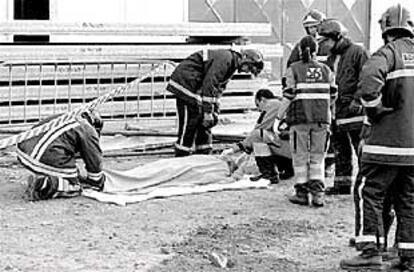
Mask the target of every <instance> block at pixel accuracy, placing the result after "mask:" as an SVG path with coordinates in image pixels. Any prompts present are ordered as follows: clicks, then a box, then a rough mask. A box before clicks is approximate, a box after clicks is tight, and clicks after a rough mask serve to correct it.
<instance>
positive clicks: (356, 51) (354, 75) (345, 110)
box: [327, 38, 369, 130]
mask: <svg viewBox="0 0 414 272" xmlns="http://www.w3.org/2000/svg"><path fill="white" fill-rule="evenodd" d="M331 53H332V55H331V56H330V57H329V58H328V62H327V63H328V65H329V67H331V69H333V71H334V72H335V78H336V85H338V99H337V100H336V103H335V110H336V112H335V118H336V124H337V125H338V126H339V127H342V128H341V129H342V130H359V129H361V127H362V121H363V118H362V117H359V116H362V115H363V113H360V114H357V113H354V112H352V111H351V110H350V108H349V105H350V104H351V102H352V100H354V98H355V95H356V92H357V89H358V87H357V85H358V80H359V75H360V72H361V70H362V67H363V65H364V64H365V62H366V61H367V60H368V57H369V54H368V52H367V50H365V49H364V48H363V47H362V46H359V45H357V44H355V43H353V42H352V41H351V40H349V39H348V38H343V39H341V40H339V41H338V42H337V44H336V45H335V47H334V48H333V49H332V50H331ZM357 116H358V117H359V118H354V117H357Z"/></svg>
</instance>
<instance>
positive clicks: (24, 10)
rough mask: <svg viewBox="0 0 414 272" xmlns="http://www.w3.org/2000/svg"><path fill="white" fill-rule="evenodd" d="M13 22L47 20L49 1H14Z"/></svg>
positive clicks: (48, 16) (48, 17)
mask: <svg viewBox="0 0 414 272" xmlns="http://www.w3.org/2000/svg"><path fill="white" fill-rule="evenodd" d="M14 19H15V20H49V19H50V13H49V0H14Z"/></svg>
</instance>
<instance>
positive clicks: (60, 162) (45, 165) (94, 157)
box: [17, 117, 103, 181]
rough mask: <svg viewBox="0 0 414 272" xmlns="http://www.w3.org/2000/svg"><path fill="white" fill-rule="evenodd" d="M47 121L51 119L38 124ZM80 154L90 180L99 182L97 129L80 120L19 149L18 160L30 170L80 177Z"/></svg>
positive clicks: (100, 159)
mask: <svg viewBox="0 0 414 272" xmlns="http://www.w3.org/2000/svg"><path fill="white" fill-rule="evenodd" d="M47 121H50V119H47V120H45V121H42V122H40V123H39V125H41V124H44V123H45V122H47ZM77 153H79V155H80V157H81V158H82V159H83V161H84V162H85V168H86V171H87V178H88V179H91V180H94V181H100V180H101V179H102V178H103V172H102V150H101V148H100V145H99V136H98V134H97V132H96V130H95V128H94V127H93V126H91V125H90V124H89V122H87V121H86V120H85V119H83V118H81V117H79V118H76V119H74V120H72V121H70V122H68V123H66V124H63V125H60V126H59V127H57V128H56V129H53V130H51V131H47V132H45V133H42V134H40V135H38V136H36V137H33V138H30V139H28V140H26V141H23V142H21V143H20V144H19V145H18V146H17V155H18V159H19V160H20V162H21V163H22V164H23V165H24V166H25V167H27V168H28V169H30V170H31V171H33V172H35V173H38V174H42V175H48V176H55V177H62V178H69V179H70V178H77V177H78V170H77V168H76V157H75V155H76V154H77Z"/></svg>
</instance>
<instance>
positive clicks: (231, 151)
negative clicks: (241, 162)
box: [220, 148, 234, 157]
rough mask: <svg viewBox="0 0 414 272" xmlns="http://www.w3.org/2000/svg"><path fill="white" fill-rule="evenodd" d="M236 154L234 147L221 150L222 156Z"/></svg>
mask: <svg viewBox="0 0 414 272" xmlns="http://www.w3.org/2000/svg"><path fill="white" fill-rule="evenodd" d="M233 154H234V149H233V148H227V149H224V150H223V151H222V152H221V154H220V156H223V157H224V156H230V155H233Z"/></svg>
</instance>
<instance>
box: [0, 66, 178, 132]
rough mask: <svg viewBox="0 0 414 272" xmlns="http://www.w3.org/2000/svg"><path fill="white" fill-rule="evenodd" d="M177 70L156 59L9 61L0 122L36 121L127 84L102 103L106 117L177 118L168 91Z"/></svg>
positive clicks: (1, 81)
mask: <svg viewBox="0 0 414 272" xmlns="http://www.w3.org/2000/svg"><path fill="white" fill-rule="evenodd" d="M158 65H161V67H159V68H158V69H157V72H155V73H151V70H153V69H154V68H155V66H158ZM173 69H174V64H173V63H171V62H165V61H155V60H122V59H105V60H99V61H97V60H90V61H88V60H84V61H68V60H61V61H60V60H53V61H48V60H42V61H39V60H36V61H30V60H14V61H10V62H5V63H3V64H2V66H0V125H11V124H30V123H34V122H37V121H38V120H40V119H43V118H45V117H47V116H50V115H53V114H60V113H65V112H68V111H71V110H72V109H74V108H78V107H81V106H83V105H85V104H86V103H88V102H90V101H92V100H93V99H95V98H97V97H99V96H102V95H105V94H107V93H108V92H110V91H111V90H113V89H115V88H117V87H119V86H125V85H127V88H126V89H125V91H124V92H122V93H121V94H120V95H119V96H117V97H113V98H111V100H110V101H108V102H106V103H105V104H103V105H100V106H98V110H99V112H100V114H101V115H102V116H103V118H104V119H109V120H125V119H127V118H136V119H139V118H152V119H156V118H158V119H159V118H162V119H163V118H164V119H165V118H175V102H174V99H173V97H172V94H171V93H168V92H167V91H166V90H165V87H166V84H167V81H168V77H169V75H170V73H171V71H172V70H173ZM146 74H148V77H146V78H145V79H144V80H142V81H140V82H134V80H135V79H137V78H140V77H142V76H144V75H146Z"/></svg>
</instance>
